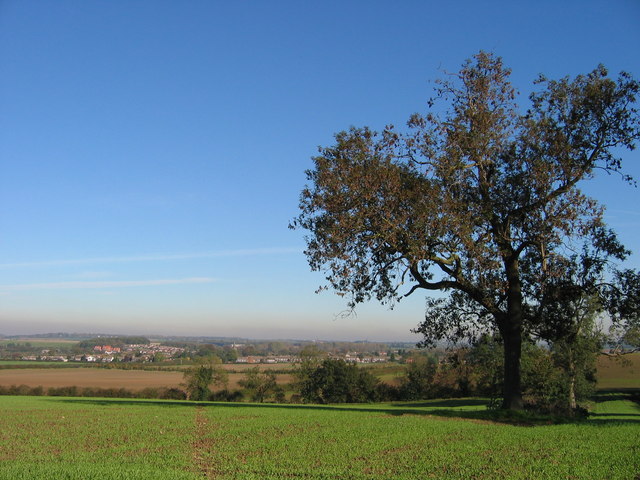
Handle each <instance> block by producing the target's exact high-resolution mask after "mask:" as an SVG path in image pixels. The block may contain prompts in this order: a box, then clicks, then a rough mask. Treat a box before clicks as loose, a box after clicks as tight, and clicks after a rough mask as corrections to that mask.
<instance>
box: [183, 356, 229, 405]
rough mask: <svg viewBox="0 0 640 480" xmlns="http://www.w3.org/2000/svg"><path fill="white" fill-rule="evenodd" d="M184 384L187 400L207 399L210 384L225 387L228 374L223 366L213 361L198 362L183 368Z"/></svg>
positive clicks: (209, 392) (209, 394) (209, 393)
mask: <svg viewBox="0 0 640 480" xmlns="http://www.w3.org/2000/svg"><path fill="white" fill-rule="evenodd" d="M183 376H184V381H185V383H184V386H185V388H186V390H187V396H188V399H189V400H195V401H203V400H209V397H210V396H211V390H210V389H209V387H210V386H211V385H216V386H218V387H222V388H225V387H226V386H227V384H228V382H229V374H228V373H227V371H226V370H224V368H222V367H221V366H220V365H218V364H214V363H200V364H197V365H194V366H193V367H191V368H188V369H187V370H185V372H184V374H183Z"/></svg>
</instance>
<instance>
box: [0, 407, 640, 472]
mask: <svg viewBox="0 0 640 480" xmlns="http://www.w3.org/2000/svg"><path fill="white" fill-rule="evenodd" d="M594 405H595V409H596V415H594V416H593V417H591V418H590V419H588V420H586V421H582V422H576V423H565V424H561V425H554V424H546V423H545V422H544V419H542V420H541V421H539V422H538V423H536V424H535V426H522V425H514V424H508V423H500V422H495V421H493V420H492V419H494V418H495V417H494V416H492V415H494V414H493V413H492V412H490V411H488V410H487V409H486V408H485V401H484V400H483V399H460V400H456V399H453V400H434V401H427V402H414V403H398V404H362V405H353V406H344V405H330V406H317V405H269V404H267V405H264V404H234V403H208V402H207V403H202V404H197V405H196V404H193V403H189V402H177V401H139V400H121V399H87V398H75V399H70V398H52V397H0V408H2V412H3V415H2V416H1V417H0V478H1V479H20V478H24V479H27V478H28V479H51V478H66V479H93V478H95V479H97V478H116V479H125V478H136V479H152V478H153V479H161V480H162V479H195V478H203V476H208V477H209V478H216V479H228V480H231V479H274V480H275V479H281V478H308V479H337V478H339V479H381V478H383V479H384V478H388V479H417V478H420V479H422V478H443V479H471V478H475V479H493V478H496V479H497V478H500V479H502V478H512V479H516V478H522V479H525V478H530V479H540V478H541V479H545V478H548V479H557V478H575V479H605V478H606V479H629V478H634V475H636V474H637V473H638V472H639V471H640V460H639V459H640V428H638V427H640V409H639V408H638V406H637V404H635V403H633V402H631V401H629V400H627V399H624V398H623V397H621V396H620V395H617V396H616V395H610V396H600V397H599V398H597V402H596V403H595V404H594ZM528 424H529V425H531V423H530V422H529V423H528Z"/></svg>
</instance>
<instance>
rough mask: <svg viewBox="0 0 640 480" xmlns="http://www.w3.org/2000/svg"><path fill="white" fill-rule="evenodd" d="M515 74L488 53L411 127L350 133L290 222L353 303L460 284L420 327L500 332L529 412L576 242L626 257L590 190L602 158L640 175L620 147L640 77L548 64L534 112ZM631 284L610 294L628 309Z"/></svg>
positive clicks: (509, 400) (511, 398)
mask: <svg viewBox="0 0 640 480" xmlns="http://www.w3.org/2000/svg"><path fill="white" fill-rule="evenodd" d="M509 75H510V71H509V69H507V68H506V67H505V66H504V65H503V63H502V60H501V59H500V58H498V57H495V56H494V55H491V54H487V53H484V52H480V53H479V54H477V55H476V56H475V57H474V58H473V60H470V61H467V62H466V63H465V64H464V65H463V66H462V69H461V70H460V72H459V73H457V74H455V75H450V77H449V79H447V80H443V81H441V82H439V83H438V84H437V85H438V87H437V89H436V94H437V99H436V100H444V101H447V102H448V108H444V109H441V110H439V111H436V110H432V111H431V112H430V113H428V114H426V115H419V114H415V115H413V116H412V117H411V118H410V120H409V122H408V127H409V130H408V132H406V133H399V132H397V131H396V130H395V129H394V127H393V126H388V127H386V128H385V129H384V131H383V132H382V133H380V134H378V133H376V132H374V131H372V130H370V129H369V128H366V127H365V128H351V129H350V130H349V131H348V132H340V133H338V134H337V135H336V137H335V139H336V143H335V145H333V146H331V147H326V148H321V149H320V154H319V155H318V156H316V157H315V158H314V164H315V168H314V169H313V170H310V171H308V172H307V176H308V180H309V182H310V185H309V186H308V187H306V188H305V189H304V190H303V191H302V195H301V200H300V209H301V213H300V215H299V216H298V217H297V218H296V219H295V220H294V221H293V222H292V225H291V226H292V227H293V228H303V229H305V230H307V231H308V232H309V236H308V237H307V250H306V255H307V257H308V260H309V264H310V266H311V268H312V269H313V270H321V271H325V272H326V273H327V277H326V278H327V280H328V285H329V286H330V287H332V288H333V289H334V290H335V291H336V292H337V293H338V294H340V295H347V296H348V298H349V305H350V306H351V307H352V308H353V307H355V305H356V304H357V303H360V302H363V301H365V300H369V299H371V298H376V299H377V300H379V301H382V302H383V303H390V304H393V302H395V301H398V300H400V299H401V298H402V297H403V296H406V295H410V294H412V293H413V292H415V291H416V290H418V289H422V290H426V291H435V290H439V291H442V292H444V293H445V294H446V296H445V297H444V298H435V299H434V298H432V299H430V300H428V308H427V312H426V317H425V321H424V322H423V323H422V324H421V325H420V326H419V327H418V328H417V329H416V331H417V332H419V333H422V334H423V335H424V337H425V343H431V342H435V341H437V340H440V339H443V338H448V339H460V338H463V337H476V336H477V335H478V334H479V333H481V332H491V333H493V332H499V333H500V335H501V337H502V341H503V344H504V358H503V367H504V390H503V407H505V408H516V409H517V408H519V407H520V406H521V405H522V397H521V371H520V359H521V352H522V342H523V340H524V339H525V337H526V336H527V334H528V330H529V329H530V328H540V327H541V326H544V325H545V324H546V322H547V319H548V317H546V316H545V315H544V312H543V311H542V310H544V309H540V308H538V307H539V304H540V302H541V301H542V300H543V299H544V298H545V294H546V293H548V292H549V291H551V290H550V289H549V288H547V285H551V284H554V282H555V281H556V278H555V276H554V275H555V274H556V273H557V272H558V271H561V267H562V266H563V265H566V263H567V255H568V253H567V252H571V251H572V246H573V244H574V243H576V242H577V243H578V244H581V243H582V242H583V241H586V243H587V244H590V243H591V244H598V245H599V255H600V257H599V259H603V260H607V259H609V258H611V259H614V260H622V259H624V257H625V256H626V254H627V252H626V251H625V250H624V249H618V248H617V247H618V246H619V243H618V242H617V241H616V240H615V235H614V234H613V233H612V232H609V231H608V230H606V227H605V225H604V223H603V218H602V208H601V207H600V206H599V205H598V204H597V202H596V201H595V200H593V199H591V198H589V197H587V196H586V195H584V194H583V193H582V192H581V191H580V190H579V186H580V183H581V182H583V181H585V180H589V179H591V178H592V177H593V176H594V175H595V172H596V171H597V170H604V171H606V172H609V173H618V174H620V175H621V176H622V177H623V178H624V179H625V180H627V181H631V180H632V179H631V178H630V177H628V176H626V175H625V174H624V173H623V171H622V160H621V159H620V158H619V157H617V156H616V154H618V153H619V152H621V151H622V149H623V148H628V149H632V148H634V146H635V142H636V141H637V140H638V138H639V137H640V119H639V117H638V113H637V110H636V108H635V105H636V96H637V94H638V91H639V90H640V84H639V83H638V82H637V81H635V80H634V79H633V78H632V77H631V76H630V75H628V74H626V73H621V74H620V75H619V76H618V78H617V79H611V78H609V76H608V72H607V70H606V69H605V68H604V67H603V66H599V67H597V68H596V69H595V70H594V71H592V72H591V73H589V74H587V75H579V76H577V77H575V78H574V79H570V78H568V77H567V78H563V79H560V80H549V79H547V78H545V77H543V76H541V77H540V78H539V79H538V81H537V82H536V83H537V85H538V90H537V91H535V92H534V93H532V94H531V96H530V106H529V108H528V110H526V111H525V112H521V111H520V110H519V107H518V106H517V104H516V101H515V100H516V90H515V89H514V87H513V86H512V85H511V84H510V82H509ZM433 104H434V101H430V106H433ZM603 238H609V239H611V241H604V242H602V241H601V240H602V239H603ZM598 242H600V243H598ZM569 263H570V260H569ZM556 267H558V268H556ZM634 275H635V274H634V273H633V272H631V273H630V274H629V276H627V277H625V274H624V273H620V274H619V275H618V277H617V279H618V280H619V282H618V283H620V284H622V283H623V282H624V280H625V279H626V278H632V277H633V276H634ZM632 283H633V282H632ZM405 285H412V286H411V288H409V289H408V291H403V286H405ZM632 290H633V289H631V290H630V289H625V288H614V289H610V290H609V291H608V294H609V295H610V297H611V298H609V306H610V307H611V309H612V310H615V309H617V310H618V313H620V316H616V315H614V317H613V318H621V317H623V316H624V315H623V313H624V312H625V311H626V310H627V307H628V302H627V301H626V300H625V299H621V297H624V294H625V292H627V293H628V292H630V291H632ZM635 291H637V290H635ZM547 298H548V297H547Z"/></svg>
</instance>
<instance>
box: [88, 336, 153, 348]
mask: <svg viewBox="0 0 640 480" xmlns="http://www.w3.org/2000/svg"><path fill="white" fill-rule="evenodd" d="M149 342H150V340H149V339H148V338H147V337H124V336H118V337H96V338H90V339H88V340H82V341H81V342H78V347H80V348H93V347H95V346H96V345H111V346H116V347H119V346H122V345H147V344H148V343H149Z"/></svg>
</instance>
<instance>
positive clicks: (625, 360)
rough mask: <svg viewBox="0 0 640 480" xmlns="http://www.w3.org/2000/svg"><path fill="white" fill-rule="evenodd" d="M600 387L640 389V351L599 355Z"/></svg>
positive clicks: (604, 388)
mask: <svg viewBox="0 0 640 480" xmlns="http://www.w3.org/2000/svg"><path fill="white" fill-rule="evenodd" d="M598 388H599V389H602V390H608V389H618V388H634V389H640V352H639V353H632V354H629V355H622V356H620V357H607V356H602V355H601V356H600V357H598Z"/></svg>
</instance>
